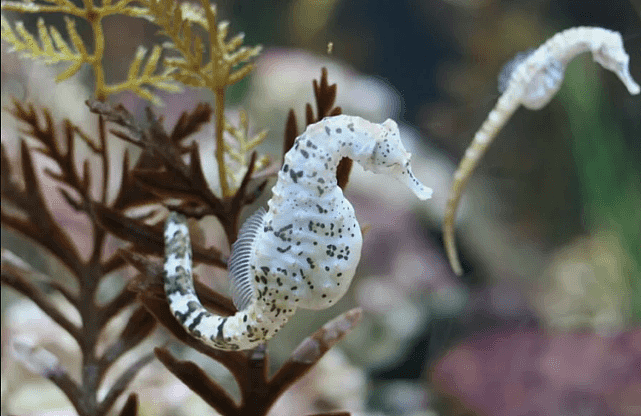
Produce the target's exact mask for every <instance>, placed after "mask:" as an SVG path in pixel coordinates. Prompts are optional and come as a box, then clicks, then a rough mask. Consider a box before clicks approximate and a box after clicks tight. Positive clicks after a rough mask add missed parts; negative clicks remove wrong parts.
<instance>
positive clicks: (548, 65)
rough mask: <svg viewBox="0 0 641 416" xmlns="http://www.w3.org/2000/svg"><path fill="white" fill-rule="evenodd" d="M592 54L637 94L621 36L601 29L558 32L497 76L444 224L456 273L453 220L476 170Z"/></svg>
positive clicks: (458, 267)
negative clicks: (504, 132) (507, 128)
mask: <svg viewBox="0 0 641 416" xmlns="http://www.w3.org/2000/svg"><path fill="white" fill-rule="evenodd" d="M587 51H590V52H592V57H593V59H594V60H595V61H596V62H597V63H599V64H600V65H601V66H602V67H603V68H605V69H608V70H610V71H612V72H614V73H615V74H616V75H617V76H618V77H619V79H620V80H621V81H622V82H623V84H624V85H625V86H626V88H627V89H628V91H629V92H630V94H632V95H636V94H639V91H640V88H639V85H638V84H637V83H636V82H635V81H634V79H633V78H632V76H631V75H630V70H629V68H628V64H629V61H630V57H629V56H628V55H627V54H626V52H625V50H624V48H623V39H622V38H621V34H620V33H618V32H614V31H611V30H607V29H603V28H600V27H576V28H571V29H567V30H565V31H563V32H559V33H557V34H556V35H554V36H553V37H552V38H550V39H548V40H547V41H546V42H545V43H544V44H543V45H541V46H540V47H539V48H538V49H536V50H531V51H528V52H524V53H520V54H517V56H516V57H515V58H514V59H512V60H511V61H510V62H508V63H507V64H506V65H505V66H504V68H503V70H502V71H501V74H500V75H499V92H501V93H502V95H501V97H500V98H499V100H498V102H497V103H496V106H495V107H494V109H492V111H491V112H490V114H489V115H488V117H487V119H486V120H485V121H484V122H483V124H482V125H481V128H480V129H479V130H478V131H477V132H476V134H475V135H474V139H473V141H472V143H471V144H470V145H469V146H468V148H467V150H466V151H465V156H464V157H463V159H462V160H461V163H460V164H459V166H458V168H457V169H456V172H455V173H454V182H453V183H452V187H451V189H450V193H449V196H448V199H447V205H446V209H445V217H444V219H443V235H444V243H445V250H446V252H447V256H448V258H449V261H450V265H451V266H452V269H453V270H454V272H455V273H456V274H458V275H461V274H462V273H463V269H462V267H461V264H460V262H459V258H458V253H457V251H456V243H455V239H454V219H455V217H456V209H457V208H458V204H459V201H460V198H461V196H462V194H463V190H464V188H465V186H466V184H467V182H468V180H469V179H470V177H471V175H472V173H473V172H474V169H475V167H476V165H477V164H478V163H479V161H480V160H481V158H482V157H483V155H484V154H485V151H486V150H487V149H488V147H489V146H490V144H491V143H492V141H493V140H494V138H495V137H496V135H497V134H498V132H499V131H500V130H501V129H502V128H503V126H504V125H505V124H506V123H507V121H508V120H509V119H510V117H511V116H512V114H514V112H515V111H516V110H517V109H518V108H519V106H521V105H523V106H524V107H525V108H527V109H530V110H539V109H541V108H543V107H545V105H547V103H549V102H550V101H551V100H552V98H553V97H554V95H555V94H556V93H557V92H558V90H559V89H560V88H561V83H562V82H563V77H564V74H565V68H566V66H567V64H568V63H569V62H570V61H571V60H572V59H574V57H575V56H577V55H579V54H581V53H583V52H587Z"/></svg>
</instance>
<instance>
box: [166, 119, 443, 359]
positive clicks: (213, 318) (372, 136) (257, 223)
mask: <svg viewBox="0 0 641 416" xmlns="http://www.w3.org/2000/svg"><path fill="white" fill-rule="evenodd" d="M343 157H349V158H350V159H352V160H354V161H355V162H357V163H359V164H360V165H361V166H363V168H364V169H366V170H369V171H372V172H374V173H378V174H383V175H386V176H388V177H392V178H395V179H397V180H399V181H400V182H402V183H404V184H405V185H406V186H407V187H409V188H410V190H411V191H412V192H414V194H415V195H416V196H417V197H418V198H420V199H422V200H424V199H427V198H429V197H430V196H431V193H432V190H431V189H429V188H427V187H425V186H423V184H421V182H419V181H418V179H416V178H415V177H414V175H413V174H412V171H411V169H410V154H409V153H408V152H407V151H406V150H405V148H404V147H403V143H401V140H400V136H399V130H398V127H397V125H396V123H395V122H394V121H392V120H387V121H385V122H384V123H382V124H375V123H371V122H369V121H367V120H364V119H362V118H360V117H351V116H345V115H341V116H335V117H327V118H324V119H323V120H321V121H320V122H318V123H315V124H312V125H310V126H309V127H307V129H306V130H305V132H304V133H303V134H301V135H300V136H299V137H298V138H297V139H296V141H295V142H294V145H293V147H292V148H291V150H290V151H289V152H287V154H286V155H285V160H284V163H283V166H282V168H281V169H280V171H279V173H278V180H277V182H276V185H275V186H274V187H273V188H272V193H273V196H272V198H271V199H270V200H269V202H268V203H267V204H268V207H269V209H268V210H267V211H265V210H264V209H262V208H261V209H259V210H258V211H257V212H256V213H254V214H253V215H252V216H250V217H249V218H248V219H247V220H246V222H245V223H244V224H243V226H242V227H241V228H240V231H239V236H238V239H237V241H236V242H235V243H234V244H233V246H232V254H231V256H230V259H229V265H228V266H229V274H230V282H231V293H232V298H233V301H234V305H235V306H236V308H237V309H238V312H237V313H236V314H235V315H232V316H229V317H222V316H219V315H216V314H214V313H211V312H209V311H208V310H206V309H205V308H204V307H203V306H202V304H201V303H200V301H199V299H198V297H197V295H196V292H195V290H194V284H193V279H192V264H191V246H190V241H189V232H188V229H187V225H186V220H185V217H183V216H182V215H179V214H176V213H171V214H170V216H169V218H168V220H167V223H166V226H165V266H164V269H165V292H166V295H167V298H168V301H169V307H170V309H171V311H172V313H173V315H174V316H175V317H176V319H177V320H178V321H179V322H180V324H181V325H182V326H183V327H184V328H185V329H186V330H187V331H188V332H189V333H190V334H191V335H193V336H194V337H196V338H198V339H200V340H201V341H203V342H204V343H206V344H208V345H210V346H212V347H214V348H219V349H224V350H242V349H249V348H253V347H255V346H257V345H259V344H262V343H264V342H265V341H267V340H269V339H270V338H272V337H273V336H274V334H275V333H276V332H277V331H278V330H279V329H280V328H281V327H282V326H283V325H284V324H285V323H286V322H287V321H288V320H289V318H290V317H291V316H292V315H293V314H294V313H295V312H296V309H297V308H304V309H323V308H327V307H329V306H331V305H333V304H334V303H336V302H337V301H338V300H339V299H340V298H341V297H342V296H343V295H344V294H345V292H346V291H347V289H348V287H349V285H350V282H351V280H352V277H353V276H354V271H355V269H356V266H357V264H358V262H359V259H360V255H361V245H362V241H363V238H362V235H361V230H360V226H359V224H358V221H357V220H356V215H355V214H354V208H353V207H352V205H351V204H350V203H349V201H348V200H347V199H345V197H344V196H343V192H342V191H341V189H340V188H339V187H338V186H337V183H336V167H337V165H338V162H340V160H341V159H342V158H343Z"/></svg>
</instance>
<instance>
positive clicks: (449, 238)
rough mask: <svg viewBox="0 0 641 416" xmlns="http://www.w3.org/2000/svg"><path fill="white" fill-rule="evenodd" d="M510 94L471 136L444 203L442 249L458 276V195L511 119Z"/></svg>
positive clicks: (513, 102) (514, 105)
mask: <svg viewBox="0 0 641 416" xmlns="http://www.w3.org/2000/svg"><path fill="white" fill-rule="evenodd" d="M512 96H513V94H511V93H510V91H507V92H506V93H505V94H504V95H503V96H502V97H501V98H500V99H499V101H498V102H497V104H496V106H495V107H494V109H492V111H491V112H490V114H489V115H488V117H487V119H486V120H485V121H484V122H483V124H482V125H481V128H480V129H479V130H478V131H477V132H476V134H475V135H474V140H473V141H472V143H471V144H470V146H469V147H468V148H467V150H466V151H465V155H464V156H463V159H462V160H461V162H460V164H459V166H458V168H456V172H454V181H453V182H452V187H451V188H450V192H449V195H448V198H447V203H446V206H445V216H444V218H443V243H444V245H445V252H446V254H447V258H448V259H449V261H450V265H451V266H452V269H453V270H454V272H455V273H456V274H457V275H459V276H460V275H462V274H463V268H462V267H461V263H460V261H459V257H458V252H457V250H456V240H455V235H454V220H455V219H456V211H457V209H458V205H459V202H460V200H461V196H462V195H463V191H464V190H465V187H466V185H467V182H468V181H469V179H470V177H471V176H472V173H473V172H474V169H475V168H476V166H477V165H478V163H479V162H480V160H481V158H482V157H483V155H484V154H485V152H486V151H487V149H488V148H489V146H490V144H492V141H493V140H494V138H495V137H496V135H497V133H498V132H499V131H500V130H501V128H503V126H504V125H505V123H507V121H508V120H509V119H510V117H511V116H512V114H513V113H514V112H515V111H516V109H517V108H518V106H519V102H518V100H508V99H506V97H512Z"/></svg>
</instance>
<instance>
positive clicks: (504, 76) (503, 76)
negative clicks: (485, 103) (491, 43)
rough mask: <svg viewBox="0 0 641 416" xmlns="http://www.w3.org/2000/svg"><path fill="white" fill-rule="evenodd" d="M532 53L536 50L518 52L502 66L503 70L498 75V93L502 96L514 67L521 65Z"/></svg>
mask: <svg viewBox="0 0 641 416" xmlns="http://www.w3.org/2000/svg"><path fill="white" fill-rule="evenodd" d="M534 51H536V49H528V50H527V51H525V52H519V53H517V54H516V56H514V58H512V59H511V60H510V61H508V62H507V63H506V64H505V65H503V68H501V72H500V73H499V93H501V94H503V93H504V92H505V90H507V87H508V85H510V81H511V80H512V73H513V72H514V70H515V69H516V67H518V66H519V65H520V64H521V63H523V61H525V60H526V59H527V58H528V57H529V56H530V55H532V54H533V53H534Z"/></svg>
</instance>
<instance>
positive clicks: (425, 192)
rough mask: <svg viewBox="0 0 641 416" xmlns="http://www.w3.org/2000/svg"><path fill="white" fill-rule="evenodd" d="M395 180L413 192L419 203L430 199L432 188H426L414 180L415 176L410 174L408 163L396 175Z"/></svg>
mask: <svg viewBox="0 0 641 416" xmlns="http://www.w3.org/2000/svg"><path fill="white" fill-rule="evenodd" d="M396 179H398V180H399V181H400V182H402V183H403V184H405V186H407V187H408V188H410V190H411V191H412V192H414V195H416V196H417V197H418V199H420V200H421V201H424V200H426V199H430V198H431V197H432V188H428V187H427V186H425V185H423V184H422V183H421V181H419V180H418V179H416V176H414V173H412V169H411V168H410V165H409V162H408V163H407V165H406V166H405V167H404V169H403V170H402V171H401V174H400V175H396Z"/></svg>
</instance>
